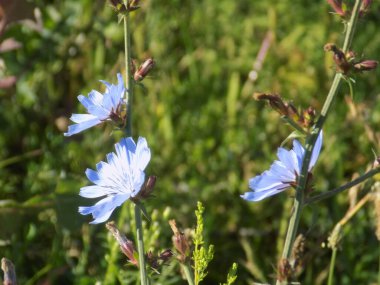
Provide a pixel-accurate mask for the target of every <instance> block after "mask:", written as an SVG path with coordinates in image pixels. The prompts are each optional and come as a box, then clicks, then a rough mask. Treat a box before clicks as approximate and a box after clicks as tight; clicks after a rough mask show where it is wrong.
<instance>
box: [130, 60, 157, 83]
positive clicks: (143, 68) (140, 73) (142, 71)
mask: <svg viewBox="0 0 380 285" xmlns="http://www.w3.org/2000/svg"><path fill="white" fill-rule="evenodd" d="M155 64H156V63H155V61H154V60H153V58H148V59H146V60H145V61H144V62H143V63H142V64H141V65H140V66H139V68H138V69H137V71H136V72H135V74H134V75H133V78H134V79H135V80H136V81H141V80H143V79H144V78H145V77H146V76H147V75H148V73H149V72H150V71H151V70H152V68H153V67H154V65H155Z"/></svg>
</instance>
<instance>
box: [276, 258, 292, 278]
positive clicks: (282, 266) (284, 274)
mask: <svg viewBox="0 0 380 285" xmlns="http://www.w3.org/2000/svg"><path fill="white" fill-rule="evenodd" d="M292 273H293V270H292V266H291V265H290V262H289V260H288V259H286V258H283V259H281V260H280V262H279V263H278V266H277V280H279V281H280V282H282V281H288V280H289V279H290V277H291V276H292Z"/></svg>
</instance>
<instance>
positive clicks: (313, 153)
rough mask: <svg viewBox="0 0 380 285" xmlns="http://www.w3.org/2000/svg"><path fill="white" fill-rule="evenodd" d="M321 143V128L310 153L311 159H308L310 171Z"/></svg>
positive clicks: (317, 155) (319, 150)
mask: <svg viewBox="0 0 380 285" xmlns="http://www.w3.org/2000/svg"><path fill="white" fill-rule="evenodd" d="M322 143H323V132H322V130H321V131H320V132H319V135H318V138H317V141H316V142H315V145H314V149H313V152H312V154H311V159H310V163H309V171H311V169H312V168H313V167H314V165H315V163H316V162H317V160H318V157H319V153H320V152H321V148H322Z"/></svg>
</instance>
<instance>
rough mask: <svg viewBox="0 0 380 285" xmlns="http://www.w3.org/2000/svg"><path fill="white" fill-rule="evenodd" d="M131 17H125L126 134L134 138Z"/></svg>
mask: <svg viewBox="0 0 380 285" xmlns="http://www.w3.org/2000/svg"><path fill="white" fill-rule="evenodd" d="M129 26H130V25H129V15H128V14H127V15H125V16H124V49H125V86H126V88H127V94H126V103H127V118H126V120H127V121H126V129H125V133H126V135H127V136H132V98H133V78H132V74H131V66H132V57H131V33H130V28H129Z"/></svg>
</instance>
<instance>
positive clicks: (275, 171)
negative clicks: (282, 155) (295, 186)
mask: <svg viewBox="0 0 380 285" xmlns="http://www.w3.org/2000/svg"><path fill="white" fill-rule="evenodd" d="M269 172H270V173H271V175H273V176H275V177H278V178H279V179H280V180H281V181H295V180H296V175H295V173H294V172H292V171H290V170H289V169H287V168H286V167H285V165H284V164H283V163H282V162H281V161H278V160H276V161H275V162H274V163H273V164H272V165H271V167H270V169H269Z"/></svg>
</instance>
